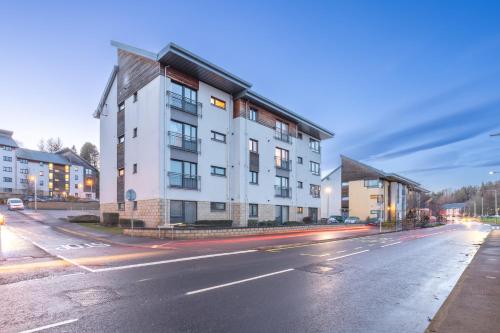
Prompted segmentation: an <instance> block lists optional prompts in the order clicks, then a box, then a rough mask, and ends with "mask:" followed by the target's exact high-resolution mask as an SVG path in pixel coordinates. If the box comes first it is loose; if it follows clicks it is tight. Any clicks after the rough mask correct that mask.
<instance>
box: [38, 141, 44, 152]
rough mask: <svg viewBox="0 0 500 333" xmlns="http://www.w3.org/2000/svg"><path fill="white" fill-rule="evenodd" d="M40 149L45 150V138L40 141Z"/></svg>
mask: <svg viewBox="0 0 500 333" xmlns="http://www.w3.org/2000/svg"><path fill="white" fill-rule="evenodd" d="M38 150H40V151H45V140H44V139H43V138H41V139H40V141H38Z"/></svg>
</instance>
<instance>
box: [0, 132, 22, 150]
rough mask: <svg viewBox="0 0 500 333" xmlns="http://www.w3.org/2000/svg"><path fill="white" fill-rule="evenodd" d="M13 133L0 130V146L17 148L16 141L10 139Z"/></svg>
mask: <svg viewBox="0 0 500 333" xmlns="http://www.w3.org/2000/svg"><path fill="white" fill-rule="evenodd" d="M13 133H14V132H11V131H7V130H3V129H0V145H2V146H9V147H14V148H17V147H18V145H17V143H16V141H14V139H12V134H13Z"/></svg>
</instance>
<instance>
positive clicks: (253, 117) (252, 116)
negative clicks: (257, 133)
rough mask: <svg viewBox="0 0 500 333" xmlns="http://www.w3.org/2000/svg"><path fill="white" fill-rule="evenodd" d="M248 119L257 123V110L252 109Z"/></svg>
mask: <svg viewBox="0 0 500 333" xmlns="http://www.w3.org/2000/svg"><path fill="white" fill-rule="evenodd" d="M248 119H250V120H252V121H257V110H255V109H254V108H250V111H248Z"/></svg>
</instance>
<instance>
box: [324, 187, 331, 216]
mask: <svg viewBox="0 0 500 333" xmlns="http://www.w3.org/2000/svg"><path fill="white" fill-rule="evenodd" d="M325 193H326V219H327V220H328V219H329V218H330V193H332V188H331V187H326V188H325Z"/></svg>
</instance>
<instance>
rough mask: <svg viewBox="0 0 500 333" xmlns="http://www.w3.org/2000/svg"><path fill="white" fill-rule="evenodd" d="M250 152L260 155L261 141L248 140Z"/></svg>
mask: <svg viewBox="0 0 500 333" xmlns="http://www.w3.org/2000/svg"><path fill="white" fill-rule="evenodd" d="M248 150H250V151H251V152H252V153H259V141H257V140H254V139H250V140H248Z"/></svg>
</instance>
